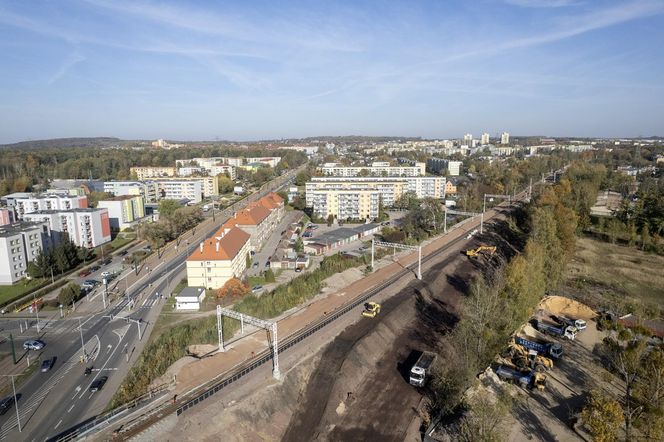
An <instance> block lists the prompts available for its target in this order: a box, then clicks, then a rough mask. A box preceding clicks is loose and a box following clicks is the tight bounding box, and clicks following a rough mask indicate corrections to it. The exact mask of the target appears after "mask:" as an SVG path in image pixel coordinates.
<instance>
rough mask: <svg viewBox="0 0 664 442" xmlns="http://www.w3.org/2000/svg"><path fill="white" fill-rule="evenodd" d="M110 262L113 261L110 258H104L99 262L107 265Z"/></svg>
mask: <svg viewBox="0 0 664 442" xmlns="http://www.w3.org/2000/svg"><path fill="white" fill-rule="evenodd" d="M112 262H113V260H112V259H111V258H106V259H104V260H103V261H102V262H101V264H102V265H105V266H107V265H109V264H110V263H112Z"/></svg>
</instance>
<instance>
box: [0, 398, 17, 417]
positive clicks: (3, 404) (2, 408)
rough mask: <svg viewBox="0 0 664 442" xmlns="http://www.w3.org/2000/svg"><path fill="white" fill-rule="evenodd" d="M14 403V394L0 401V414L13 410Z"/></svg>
mask: <svg viewBox="0 0 664 442" xmlns="http://www.w3.org/2000/svg"><path fill="white" fill-rule="evenodd" d="M13 405H14V396H9V397H6V398H4V399H3V400H1V401H0V416H2V415H3V414H5V413H6V412H8V411H9V410H11V408H12V406H13Z"/></svg>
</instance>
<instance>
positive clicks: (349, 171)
mask: <svg viewBox="0 0 664 442" xmlns="http://www.w3.org/2000/svg"><path fill="white" fill-rule="evenodd" d="M320 171H321V172H323V174H325V175H328V176H341V177H354V176H360V175H361V174H369V175H374V176H424V175H425V173H426V164H425V163H418V162H416V163H415V165H413V166H403V165H399V166H390V163H389V162H374V163H372V164H371V166H342V165H340V164H338V163H325V164H324V165H323V167H321V168H320ZM362 171H365V172H362Z"/></svg>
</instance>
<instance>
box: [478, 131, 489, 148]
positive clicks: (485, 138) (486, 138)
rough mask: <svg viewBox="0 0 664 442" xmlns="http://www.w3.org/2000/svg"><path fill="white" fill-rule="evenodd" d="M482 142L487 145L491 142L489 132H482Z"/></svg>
mask: <svg viewBox="0 0 664 442" xmlns="http://www.w3.org/2000/svg"><path fill="white" fill-rule="evenodd" d="M480 144H481V145H482V146H486V145H487V144H489V134H488V133H486V132H484V133H483V134H482V138H481V139H480Z"/></svg>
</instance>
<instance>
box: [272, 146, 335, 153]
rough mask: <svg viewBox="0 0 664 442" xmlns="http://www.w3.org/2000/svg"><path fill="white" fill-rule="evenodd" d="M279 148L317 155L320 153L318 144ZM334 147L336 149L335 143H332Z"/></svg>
mask: <svg viewBox="0 0 664 442" xmlns="http://www.w3.org/2000/svg"><path fill="white" fill-rule="evenodd" d="M328 145H329V144H328ZM279 149H287V150H297V151H298V152H304V153H306V154H307V155H309V156H311V155H316V154H317V153H318V146H283V147H280V148H279ZM332 149H334V144H332Z"/></svg>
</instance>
